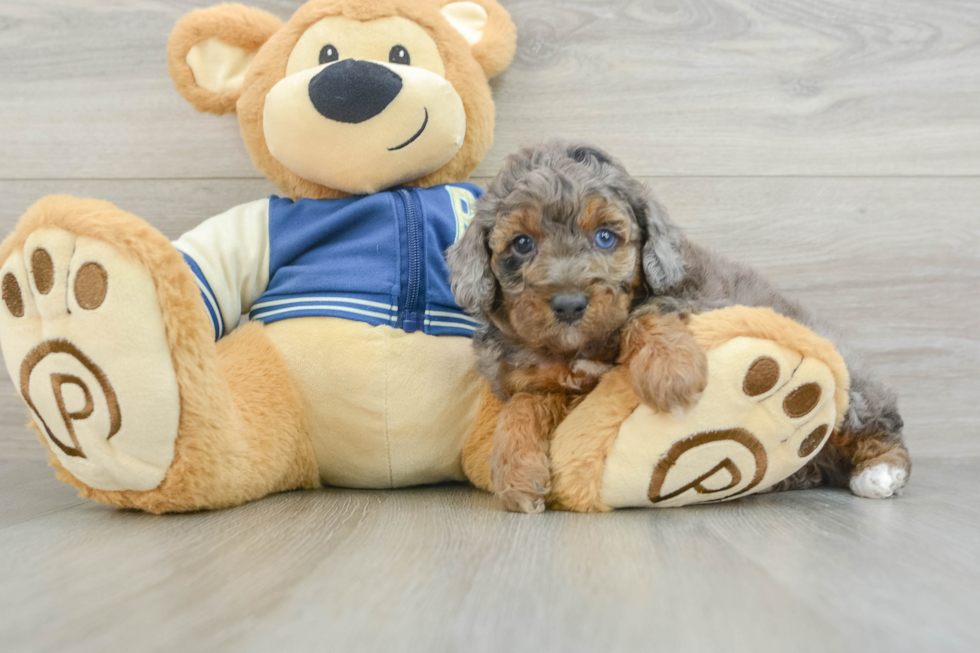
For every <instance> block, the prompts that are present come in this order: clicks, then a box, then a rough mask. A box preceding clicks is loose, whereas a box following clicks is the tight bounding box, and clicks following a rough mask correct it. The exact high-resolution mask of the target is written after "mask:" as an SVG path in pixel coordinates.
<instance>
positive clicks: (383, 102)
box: [310, 59, 402, 123]
mask: <svg viewBox="0 0 980 653" xmlns="http://www.w3.org/2000/svg"><path fill="white" fill-rule="evenodd" d="M401 90H402V78H401V77H399V76H398V75H397V74H396V73H394V72H392V71H391V70H389V69H388V68H385V67H384V66H382V65H380V64H376V63H372V62H370V61H358V60H356V59H344V60H343V61H338V62H337V63H335V64H330V65H329V66H327V67H326V68H324V69H323V70H321V71H320V72H318V73H317V74H316V75H315V76H314V77H313V79H311V80H310V101H311V102H313V106H314V107H316V110H317V111H319V112H320V115H322V116H323V117H324V118H329V119H330V120H336V121H337V122H353V123H356V122H364V121H365V120H367V119H369V118H373V117H375V116H376V115H378V114H379V113H381V112H382V111H384V110H385V108H386V107H387V106H388V105H389V104H391V101H392V100H394V99H395V97H396V96H397V95H398V93H399V92H400V91H401Z"/></svg>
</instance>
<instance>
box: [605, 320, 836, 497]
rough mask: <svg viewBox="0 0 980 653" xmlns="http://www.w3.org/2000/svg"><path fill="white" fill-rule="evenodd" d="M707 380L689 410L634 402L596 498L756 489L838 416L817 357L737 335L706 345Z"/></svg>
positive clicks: (811, 452) (812, 448)
mask: <svg viewBox="0 0 980 653" xmlns="http://www.w3.org/2000/svg"><path fill="white" fill-rule="evenodd" d="M708 368H709V375H708V377H709V378H708V386H707V388H706V390H705V393H704V396H703V397H702V398H701V400H700V401H699V402H698V404H697V405H695V406H694V407H693V408H692V409H691V410H690V411H688V412H687V413H686V414H680V415H671V414H667V413H656V412H654V411H653V410H652V409H650V408H649V407H647V406H645V405H640V406H639V407H638V408H637V409H636V410H635V411H633V413H632V414H631V415H630V416H629V417H628V418H627V419H626V420H625V421H624V422H623V424H622V426H621V428H620V430H619V435H618V437H617V438H616V441H615V443H614V444H613V447H612V449H611V450H610V452H609V456H608V459H607V464H606V468H605V472H604V476H603V483H602V493H601V494H602V501H603V503H604V504H606V505H608V506H610V507H613V508H622V507H630V506H657V507H668V506H678V505H684V504H691V503H703V502H709V501H720V500H724V499H733V498H736V497H739V496H744V495H746V494H751V493H755V492H759V491H762V490H764V489H766V488H768V487H770V486H771V485H773V484H774V483H776V482H778V481H780V480H782V479H784V478H786V477H787V476H789V475H790V474H792V473H793V472H795V471H796V470H798V469H799V468H800V467H802V466H803V465H804V464H806V463H807V462H808V461H809V460H810V459H811V458H812V457H813V456H815V455H816V454H817V452H818V451H819V450H820V448H821V446H822V445H823V444H824V442H826V440H827V438H828V437H829V435H830V433H831V431H832V430H833V426H834V422H835V419H836V416H837V408H836V404H835V403H834V390H835V381H834V377H833V375H832V374H831V371H830V369H829V368H828V367H827V365H826V364H824V363H823V362H822V361H820V360H818V359H816V358H808V357H803V356H802V355H800V354H799V353H797V352H796V351H794V350H792V349H789V348H786V347H782V346H780V345H779V344H776V343H775V342H773V341H771V340H763V339H757V338H751V337H738V338H734V339H732V340H731V341H729V342H727V343H725V344H723V345H721V346H719V347H717V348H715V349H713V350H711V351H709V352H708Z"/></svg>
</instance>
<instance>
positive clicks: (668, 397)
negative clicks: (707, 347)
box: [629, 334, 708, 413]
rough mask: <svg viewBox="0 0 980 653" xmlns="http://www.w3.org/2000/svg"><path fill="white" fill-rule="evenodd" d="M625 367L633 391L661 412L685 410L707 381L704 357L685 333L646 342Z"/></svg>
mask: <svg viewBox="0 0 980 653" xmlns="http://www.w3.org/2000/svg"><path fill="white" fill-rule="evenodd" d="M629 367H630V377H631V380H632V385H633V392H635V393H636V395H637V397H639V398H640V400H641V401H642V402H643V403H645V404H647V405H648V406H650V407H651V408H653V409H654V410H656V411H657V412H661V413H665V412H670V411H672V410H675V409H681V410H687V409H688V408H690V407H691V406H693V405H694V404H695V403H697V401H698V399H699V398H700V397H701V393H702V392H704V389H705V387H707V385H708V358H707V356H705V353H704V351H702V349H701V347H699V346H698V343H697V342H695V340H694V338H693V337H691V336H690V335H687V334H684V335H680V336H677V337H672V338H670V339H669V340H668V341H666V342H664V341H654V342H649V343H647V344H646V345H644V346H643V347H642V348H641V349H640V350H639V351H638V352H636V354H634V355H633V357H632V359H631V360H630V362H629Z"/></svg>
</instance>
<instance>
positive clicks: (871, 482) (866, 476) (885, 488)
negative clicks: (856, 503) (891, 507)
mask: <svg viewBox="0 0 980 653" xmlns="http://www.w3.org/2000/svg"><path fill="white" fill-rule="evenodd" d="M906 480H908V474H907V473H906V472H905V470H904V469H902V468H901V467H896V466H894V465H889V464H888V463H881V464H878V465H875V466H874V467H869V468H867V469H866V470H864V471H863V472H861V473H860V474H858V475H857V476H852V477H851V492H853V493H854V494H856V495H857V496H859V497H865V498H867V499H885V498H887V497H890V496H892V495H893V494H897V493H898V491H899V490H901V489H902V488H903V487H905V482H906Z"/></svg>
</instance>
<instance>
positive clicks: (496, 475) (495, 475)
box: [490, 456, 551, 514]
mask: <svg viewBox="0 0 980 653" xmlns="http://www.w3.org/2000/svg"><path fill="white" fill-rule="evenodd" d="M490 478H491V481H492V482H493V492H494V494H495V495H497V498H498V499H500V502H501V503H503V504H504V508H506V509H507V510H509V511H511V512H525V513H535V514H536V513H540V512H544V508H545V498H546V497H547V496H548V492H550V491H551V470H550V469H549V466H548V459H547V456H533V457H523V458H521V459H517V460H511V461H509V462H504V461H502V460H500V459H497V458H492V459H491V461H490Z"/></svg>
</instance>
